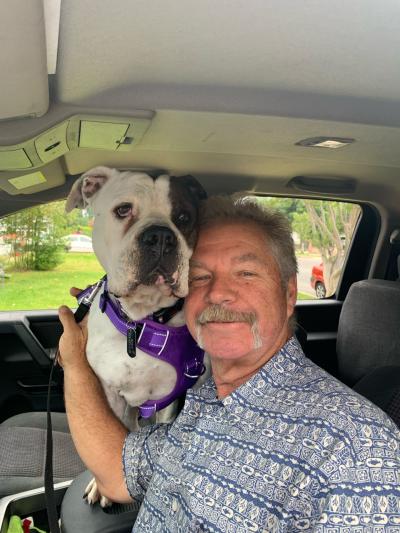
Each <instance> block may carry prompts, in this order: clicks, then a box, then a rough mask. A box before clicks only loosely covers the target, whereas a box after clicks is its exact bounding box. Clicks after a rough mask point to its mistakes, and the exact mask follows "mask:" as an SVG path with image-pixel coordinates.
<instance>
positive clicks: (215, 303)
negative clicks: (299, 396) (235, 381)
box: [185, 222, 297, 364]
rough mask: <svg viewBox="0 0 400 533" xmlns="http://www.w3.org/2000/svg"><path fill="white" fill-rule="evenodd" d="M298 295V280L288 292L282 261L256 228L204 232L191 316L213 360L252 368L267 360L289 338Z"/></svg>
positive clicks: (230, 226) (194, 268) (229, 226)
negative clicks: (289, 326)
mask: <svg viewBox="0 0 400 533" xmlns="http://www.w3.org/2000/svg"><path fill="white" fill-rule="evenodd" d="M296 295H297V287H296V278H295V277H293V278H292V279H290V280H289V283H288V287H287V289H286V290H285V289H283V288H282V284H281V278H280V274H279V270H278V265H277V263H276V260H275V258H274V257H273V255H272V253H271V251H270V248H269V244H268V242H267V239H266V237H265V235H263V233H262V230H261V229H260V228H259V227H258V226H257V225H256V224H253V223H251V222H249V223H247V222H245V223H242V222H237V223H224V224H223V225H220V226H210V227H206V228H204V229H202V230H201V232H200V235H199V240H198V243H197V246H196V248H195V251H194V254H193V256H192V260H191V267H190V274H189V295H188V296H187V298H186V303H185V315H186V321H187V324H188V327H189V330H190V332H191V334H192V335H193V336H194V337H195V338H196V339H197V341H198V342H199V343H200V344H201V345H202V347H203V348H204V349H205V350H206V351H207V352H208V353H209V354H210V356H211V358H214V359H224V360H231V361H232V362H233V361H234V360H238V359H242V358H244V360H243V362H248V363H250V364H251V363H252V361H253V360H254V362H256V361H257V360H259V359H264V358H265V360H267V358H266V356H272V355H273V354H274V353H275V352H276V351H277V350H278V349H279V348H280V347H281V346H282V345H283V344H284V343H285V342H286V340H287V338H288V336H289V329H288V319H289V318H290V316H291V315H292V314H293V310H294V305H295V302H296ZM221 310H222V313H221V312H220V311H221ZM224 311H229V312H232V313H224Z"/></svg>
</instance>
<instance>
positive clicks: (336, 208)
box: [304, 200, 360, 296]
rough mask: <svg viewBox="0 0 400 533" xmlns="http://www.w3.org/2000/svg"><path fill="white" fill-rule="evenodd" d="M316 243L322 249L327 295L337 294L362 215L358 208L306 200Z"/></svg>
mask: <svg viewBox="0 0 400 533" xmlns="http://www.w3.org/2000/svg"><path fill="white" fill-rule="evenodd" d="M304 204H305V208H306V211H307V214H308V216H309V220H310V225H311V232H312V237H313V243H314V244H315V245H316V246H317V247H318V248H319V249H320V251H321V257H322V262H323V265H324V282H325V288H326V294H327V295H328V296H329V295H331V294H333V293H334V292H335V290H336V287H337V285H338V282H339V277H340V274H341V271H342V267H343V262H344V259H345V256H346V253H347V250H348V247H349V245H350V242H351V238H352V235H353V232H354V227H355V225H356V222H357V220H358V217H359V215H360V208H359V206H358V205H355V204H349V203H345V202H328V201H325V200H304Z"/></svg>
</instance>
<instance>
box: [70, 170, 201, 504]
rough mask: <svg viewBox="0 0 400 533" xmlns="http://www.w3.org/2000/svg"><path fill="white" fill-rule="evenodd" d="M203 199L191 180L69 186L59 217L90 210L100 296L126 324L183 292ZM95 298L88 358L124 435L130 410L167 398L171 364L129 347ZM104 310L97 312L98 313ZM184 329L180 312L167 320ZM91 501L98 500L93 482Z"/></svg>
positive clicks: (95, 173) (134, 178)
mask: <svg viewBox="0 0 400 533" xmlns="http://www.w3.org/2000/svg"><path fill="white" fill-rule="evenodd" d="M205 197H206V193H205V191H204V190H203V188H202V187H201V185H200V184H199V183H198V182H197V181H196V180H195V179H194V178H193V177H192V176H184V177H170V176H167V175H161V176H158V177H157V178H152V177H150V176H149V175H147V174H144V173H138V172H130V171H118V170H116V169H111V168H107V167H96V168H93V169H91V170H89V171H88V172H85V173H84V174H83V175H82V176H81V177H80V178H79V179H78V180H77V181H76V182H75V183H74V185H73V187H72V190H71V192H70V194H69V196H68V199H67V203H66V211H67V212H69V211H71V210H72V209H73V208H75V207H77V208H83V207H86V206H90V207H91V209H92V211H93V214H94V226H93V249H94V252H95V254H96V256H97V258H98V260H99V262H100V263H101V265H102V266H103V268H104V270H105V272H106V274H107V298H108V300H109V301H110V302H111V304H114V306H115V305H117V306H118V307H119V309H120V310H121V313H122V314H123V315H124V316H125V317H126V319H127V321H128V323H129V321H131V322H135V321H138V320H140V319H143V318H144V317H147V316H149V315H152V314H153V313H155V312H156V311H158V310H160V309H161V308H170V307H171V306H174V305H175V303H176V301H177V299H179V298H182V297H184V296H186V294H187V292H188V271H189V259H190V256H191V254H192V251H193V248H194V245H195V243H196V238H197V221H198V213H199V205H200V202H201V200H202V199H204V198H205ZM100 299H101V294H100V293H99V294H98V295H97V296H96V298H95V300H94V302H93V305H92V307H91V310H90V314H89V321H88V331H89V337H88V344H87V358H88V361H89V363H90V365H91V366H92V368H93V370H94V371H95V373H96V374H97V376H98V377H99V379H100V381H101V383H102V385H103V388H104V391H105V394H106V396H107V399H108V402H109V403H110V406H111V408H112V409H113V411H114V412H115V414H116V415H117V416H118V417H119V418H120V420H122V421H123V423H124V424H125V425H126V426H127V427H128V428H129V429H131V430H134V429H135V428H137V413H138V411H137V409H134V410H132V409H131V407H132V406H133V407H136V406H140V405H142V404H144V403H146V402H148V401H149V400H150V401H151V400H158V399H160V398H164V397H166V396H168V395H169V394H170V393H171V391H172V390H173V389H174V387H175V385H176V382H177V370H176V368H175V367H174V365H173V364H170V363H168V362H167V361H165V360H162V359H161V358H159V357H153V356H152V355H149V354H148V353H145V352H144V351H142V350H141V349H140V345H139V346H138V349H137V351H136V350H135V347H134V350H135V352H134V357H132V354H131V357H129V355H128V354H127V337H126V336H124V335H122V334H121V332H120V331H118V329H117V328H116V327H115V326H114V324H113V323H112V320H110V319H109V317H108V316H107V315H106V313H104V312H102V311H104V303H103V304H101V305H100V301H101V300H100ZM102 307H103V308H102ZM169 324H171V325H173V326H181V325H183V324H184V319H183V314H182V312H181V311H180V312H178V313H177V314H176V315H175V316H174V317H173V318H172V319H171V321H170V322H169ZM87 498H88V501H89V502H90V503H94V502H95V501H98V500H99V499H100V504H101V505H103V506H104V505H107V504H108V502H107V500H106V499H105V498H103V497H100V495H99V493H98V491H97V487H96V484H95V482H94V480H93V482H91V484H90V485H89V486H88V489H87Z"/></svg>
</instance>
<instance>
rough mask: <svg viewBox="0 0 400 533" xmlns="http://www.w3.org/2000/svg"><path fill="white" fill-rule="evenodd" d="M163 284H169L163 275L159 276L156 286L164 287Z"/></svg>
mask: <svg viewBox="0 0 400 533" xmlns="http://www.w3.org/2000/svg"><path fill="white" fill-rule="evenodd" d="M163 283H167V282H166V281H165V278H164V276H163V275H162V274H159V276H158V278H157V279H156V285H162V284H163Z"/></svg>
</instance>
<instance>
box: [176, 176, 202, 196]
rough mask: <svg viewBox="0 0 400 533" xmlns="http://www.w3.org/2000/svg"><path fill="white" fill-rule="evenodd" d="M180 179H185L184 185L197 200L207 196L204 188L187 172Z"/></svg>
mask: <svg viewBox="0 0 400 533" xmlns="http://www.w3.org/2000/svg"><path fill="white" fill-rule="evenodd" d="M182 179H183V180H185V185H186V186H187V188H188V189H189V191H190V193H191V194H192V195H193V196H195V197H196V198H198V199H199V200H205V199H206V198H207V193H206V191H205V189H204V188H203V186H202V185H201V184H200V182H198V181H197V179H196V178H195V177H194V176H191V175H190V174H188V175H187V176H182Z"/></svg>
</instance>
